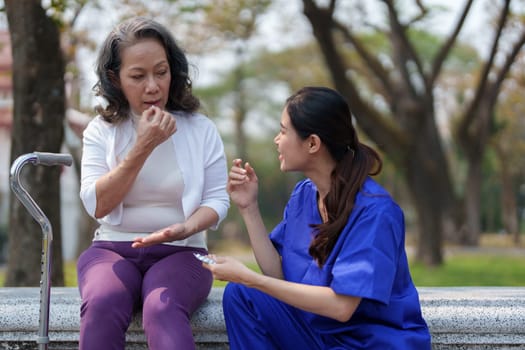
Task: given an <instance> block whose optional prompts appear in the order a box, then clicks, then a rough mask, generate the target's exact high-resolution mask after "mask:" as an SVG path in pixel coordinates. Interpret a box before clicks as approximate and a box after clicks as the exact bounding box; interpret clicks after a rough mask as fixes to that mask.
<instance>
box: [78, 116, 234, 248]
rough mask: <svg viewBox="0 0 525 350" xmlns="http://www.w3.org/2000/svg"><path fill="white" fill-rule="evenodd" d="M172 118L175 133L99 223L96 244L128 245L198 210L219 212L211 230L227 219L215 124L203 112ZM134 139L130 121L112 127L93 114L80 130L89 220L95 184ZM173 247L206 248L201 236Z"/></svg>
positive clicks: (82, 193) (224, 171)
mask: <svg viewBox="0 0 525 350" xmlns="http://www.w3.org/2000/svg"><path fill="white" fill-rule="evenodd" d="M174 116H175V118H176V120H177V132H176V133H175V134H174V135H173V136H172V137H171V138H170V139H169V140H167V141H166V142H164V143H163V144H161V145H159V146H157V147H156V148H155V150H154V151H153V152H152V154H151V155H150V156H149V157H148V159H147V161H146V162H145V164H144V166H143V168H142V169H141V171H140V172H139V174H138V177H137V180H136V181H135V183H134V185H133V186H132V188H131V190H130V192H129V193H128V194H127V195H126V197H125V198H124V200H123V202H122V203H120V205H118V206H117V207H116V208H115V209H114V210H113V211H112V212H111V213H109V214H108V215H107V216H105V217H103V218H101V219H99V220H98V222H99V223H100V224H101V226H100V228H99V229H98V230H97V232H96V233H95V240H112V241H131V240H132V239H133V238H135V237H138V236H141V235H147V234H149V233H151V232H153V231H156V230H157V229H160V228H163V227H167V226H169V225H172V224H173V223H176V222H182V221H184V220H186V219H187V218H188V217H189V216H190V215H191V214H192V213H193V212H194V211H195V210H196V209H197V208H199V207H200V206H207V207H210V208H212V209H213V210H215V211H216V212H217V215H218V216H219V222H218V223H217V225H215V226H214V227H212V229H216V228H217V227H218V225H219V223H220V221H222V220H223V219H224V217H225V216H226V214H227V210H228V208H229V197H228V194H227V193H226V180H227V169H226V157H225V155H224V147H223V144H222V140H221V138H220V136H219V133H218V131H217V129H216V127H215V125H214V124H213V123H212V122H211V120H210V119H208V118H207V117H205V116H204V115H202V114H192V115H188V114H181V113H175V114H174ZM135 136H136V135H135V129H134V127H133V122H132V119H131V118H129V119H127V120H125V121H123V122H121V123H119V124H116V125H115V124H110V123H107V122H106V121H104V119H103V118H102V117H100V116H97V117H95V118H94V119H93V120H92V121H91V122H90V123H89V125H88V126H87V128H86V130H85V131H84V137H83V143H84V145H83V154H82V169H81V186H80V197H81V199H82V202H83V204H84V207H85V208H86V210H87V212H88V213H89V214H90V215H91V216H94V213H95V209H96V191H95V183H96V181H97V180H98V179H99V178H100V177H101V176H102V175H104V174H105V173H107V172H108V171H110V170H111V169H113V168H114V167H116V165H117V164H118V162H119V161H121V160H122V159H124V157H125V155H126V154H127V152H128V151H129V149H130V148H131V147H132V145H133V143H134V142H135ZM170 159H173V162H169V160H170ZM165 174H169V176H165ZM171 244H175V245H183V246H194V247H206V242H205V232H199V233H197V234H194V235H192V236H191V237H189V238H187V239H185V240H182V241H176V242H171Z"/></svg>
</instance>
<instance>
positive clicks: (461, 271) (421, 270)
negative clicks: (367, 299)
mask: <svg viewBox="0 0 525 350" xmlns="http://www.w3.org/2000/svg"><path fill="white" fill-rule="evenodd" d="M248 267H250V268H251V269H253V270H255V271H258V268H257V265H256V264H254V263H251V264H248ZM410 270H411V273H412V279H413V280H414V284H415V285H416V286H418V287H427V286H428V287H434V286H435V287H440V286H442V287H445V286H525V256H513V255H503V254H499V255H495V254H494V255H492V254H473V253H466V254H461V253H457V254H454V255H453V256H451V257H447V258H446V260H445V263H444V264H443V265H441V266H439V267H433V268H429V267H426V266H423V265H421V264H417V263H413V262H412V263H411V264H410ZM64 274H65V275H64V279H65V284H66V286H69V287H73V286H76V285H77V276H76V269H75V262H67V263H66V265H65V268H64ZM4 278H5V272H4V271H0V286H3V284H4ZM224 285H226V282H222V281H214V286H216V287H217V286H224Z"/></svg>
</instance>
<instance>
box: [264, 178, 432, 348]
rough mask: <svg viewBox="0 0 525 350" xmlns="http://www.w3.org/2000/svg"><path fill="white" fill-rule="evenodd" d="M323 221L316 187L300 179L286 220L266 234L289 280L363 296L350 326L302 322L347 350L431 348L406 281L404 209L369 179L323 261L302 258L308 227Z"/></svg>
mask: <svg viewBox="0 0 525 350" xmlns="http://www.w3.org/2000/svg"><path fill="white" fill-rule="evenodd" d="M319 223H321V216H320V214H319V210H318V207H317V188H316V187H315V185H314V184H313V183H312V182H311V181H310V180H309V179H306V180H303V181H301V182H299V183H298V184H297V185H296V187H295V189H294V191H293V193H292V195H291V197H290V200H289V202H288V204H287V206H286V209H285V212H284V218H283V221H282V222H281V223H279V225H277V226H276V227H275V229H274V230H273V231H272V232H271V234H270V239H271V240H272V242H273V244H274V245H275V247H276V248H277V250H278V251H279V253H280V254H281V257H282V266H283V273H284V278H285V279H286V280H287V281H291V282H297V283H305V284H310V285H318V286H329V287H331V288H332V289H333V290H334V291H335V292H336V293H338V294H344V295H350V296H357V297H361V298H362V300H361V303H360V304H359V306H358V308H357V310H356V311H355V313H354V314H353V316H352V317H351V319H350V320H349V321H348V322H339V321H337V320H334V319H330V318H327V317H323V316H319V315H316V314H312V313H308V312H303V313H302V314H303V315H304V318H305V319H306V321H307V322H308V323H309V324H310V325H311V326H312V327H313V328H314V329H316V330H318V332H319V334H321V337H324V338H325V341H326V342H328V343H330V342H332V345H333V346H334V347H337V346H341V347H343V348H348V349H403V350H409V349H415V350H416V349H417V350H425V349H430V335H429V331H428V327H427V325H426V323H425V321H424V319H423V317H422V315H421V308H420V304H419V296H418V293H417V290H416V288H415V286H414V284H413V282H412V278H411V277H410V272H409V269H408V262H407V256H406V252H405V224H404V217H403V212H402V210H401V209H400V208H399V206H398V205H397V204H396V203H395V202H394V201H393V199H392V198H391V197H390V195H389V194H388V192H387V191H386V190H385V189H383V188H382V187H381V186H380V185H379V184H378V183H377V182H375V181H374V180H372V179H371V178H368V179H367V180H366V181H365V183H364V185H363V187H362V189H361V191H360V192H359V193H358V194H357V196H356V200H355V205H354V208H353V210H352V212H351V214H350V217H349V218H348V222H347V224H346V226H345V227H344V229H343V231H342V232H341V234H340V236H339V238H338V240H337V242H336V244H335V246H334V248H333V250H332V252H331V253H330V255H329V257H328V259H327V260H326V263H325V264H324V265H323V267H322V268H319V266H318V265H317V263H316V262H315V261H314V260H313V259H312V257H311V256H310V254H309V253H308V248H309V246H310V242H311V241H312V237H313V234H314V233H313V229H312V227H311V226H310V224H319Z"/></svg>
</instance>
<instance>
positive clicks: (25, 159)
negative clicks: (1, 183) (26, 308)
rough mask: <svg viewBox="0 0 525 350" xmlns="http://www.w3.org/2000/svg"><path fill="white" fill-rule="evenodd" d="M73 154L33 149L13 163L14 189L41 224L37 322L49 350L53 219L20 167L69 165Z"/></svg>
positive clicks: (11, 178)
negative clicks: (22, 176) (24, 181)
mask: <svg viewBox="0 0 525 350" xmlns="http://www.w3.org/2000/svg"><path fill="white" fill-rule="evenodd" d="M72 162H73V158H72V157H71V155H69V154H62V153H46V152H34V153H27V154H23V155H21V156H20V157H18V158H17V159H16V160H15V161H14V162H13V164H12V166H11V171H10V174H9V181H10V183H11V189H12V190H13V192H14V193H15V195H16V196H17V197H18V199H19V200H20V201H21V202H22V204H23V205H24V207H26V209H27V210H28V211H29V213H30V214H31V216H32V217H33V218H34V219H35V220H36V221H37V222H38V223H39V224H40V226H41V227H42V256H41V264H40V267H41V271H40V318H39V323H38V338H37V340H36V342H37V343H38V349H39V350H47V347H48V344H49V337H48V333H49V301H50V299H49V298H50V291H51V283H50V277H51V243H52V242H53V230H52V228H51V223H50V222H49V220H48V218H47V217H46V215H45V214H44V213H43V212H42V210H41V209H40V207H39V206H38V205H37V204H36V203H35V201H34V200H33V198H31V196H30V195H29V194H28V193H27V191H26V190H25V189H24V188H23V187H22V186H21V185H20V171H21V170H22V167H23V166H24V165H26V164H27V163H33V164H34V165H48V166H52V165H66V166H70V165H71V163H72Z"/></svg>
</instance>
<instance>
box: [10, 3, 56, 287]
mask: <svg viewBox="0 0 525 350" xmlns="http://www.w3.org/2000/svg"><path fill="white" fill-rule="evenodd" d="M5 8H6V12H7V19H8V22H9V31H10V34H11V44H12V52H13V90H14V91H13V96H14V112H13V129H12V147H11V162H13V161H14V160H15V159H16V158H17V157H18V156H20V155H22V154H25V153H32V152H35V151H41V152H53V153H58V152H60V149H61V146H62V141H63V137H64V131H63V119H64V113H65V106H64V60H63V57H62V51H61V48H60V33H59V30H58V28H57V25H56V23H55V22H54V21H53V20H52V19H51V18H49V17H48V16H47V15H46V12H45V10H44V9H43V8H42V6H41V5H40V1H34V0H33V1H18V0H6V1H5ZM60 174H61V169H60V168H59V167H42V166H27V167H26V168H25V169H24V170H23V171H22V174H21V183H22V185H23V186H24V187H25V188H26V190H27V191H28V193H29V194H30V195H31V197H32V198H33V199H34V201H35V202H36V203H37V204H38V205H39V206H40V208H41V209H42V211H43V212H44V213H45V215H46V216H47V217H48V218H49V221H50V223H51V227H52V229H53V246H52V262H53V264H52V275H51V282H52V284H53V285H55V286H62V285H64V276H63V267H62V250H61V241H62V240H61V227H60V186H59V185H60V184H59V180H60ZM41 252H42V230H41V228H40V226H39V225H38V224H37V223H36V221H35V220H34V219H33V218H32V217H31V215H30V214H29V213H28V212H27V210H26V209H25V208H24V207H23V205H22V204H21V203H20V202H19V201H18V199H17V198H16V197H15V196H11V200H10V217H9V257H8V264H7V276H6V281H5V285H6V286H38V285H39V283H40V259H41Z"/></svg>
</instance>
